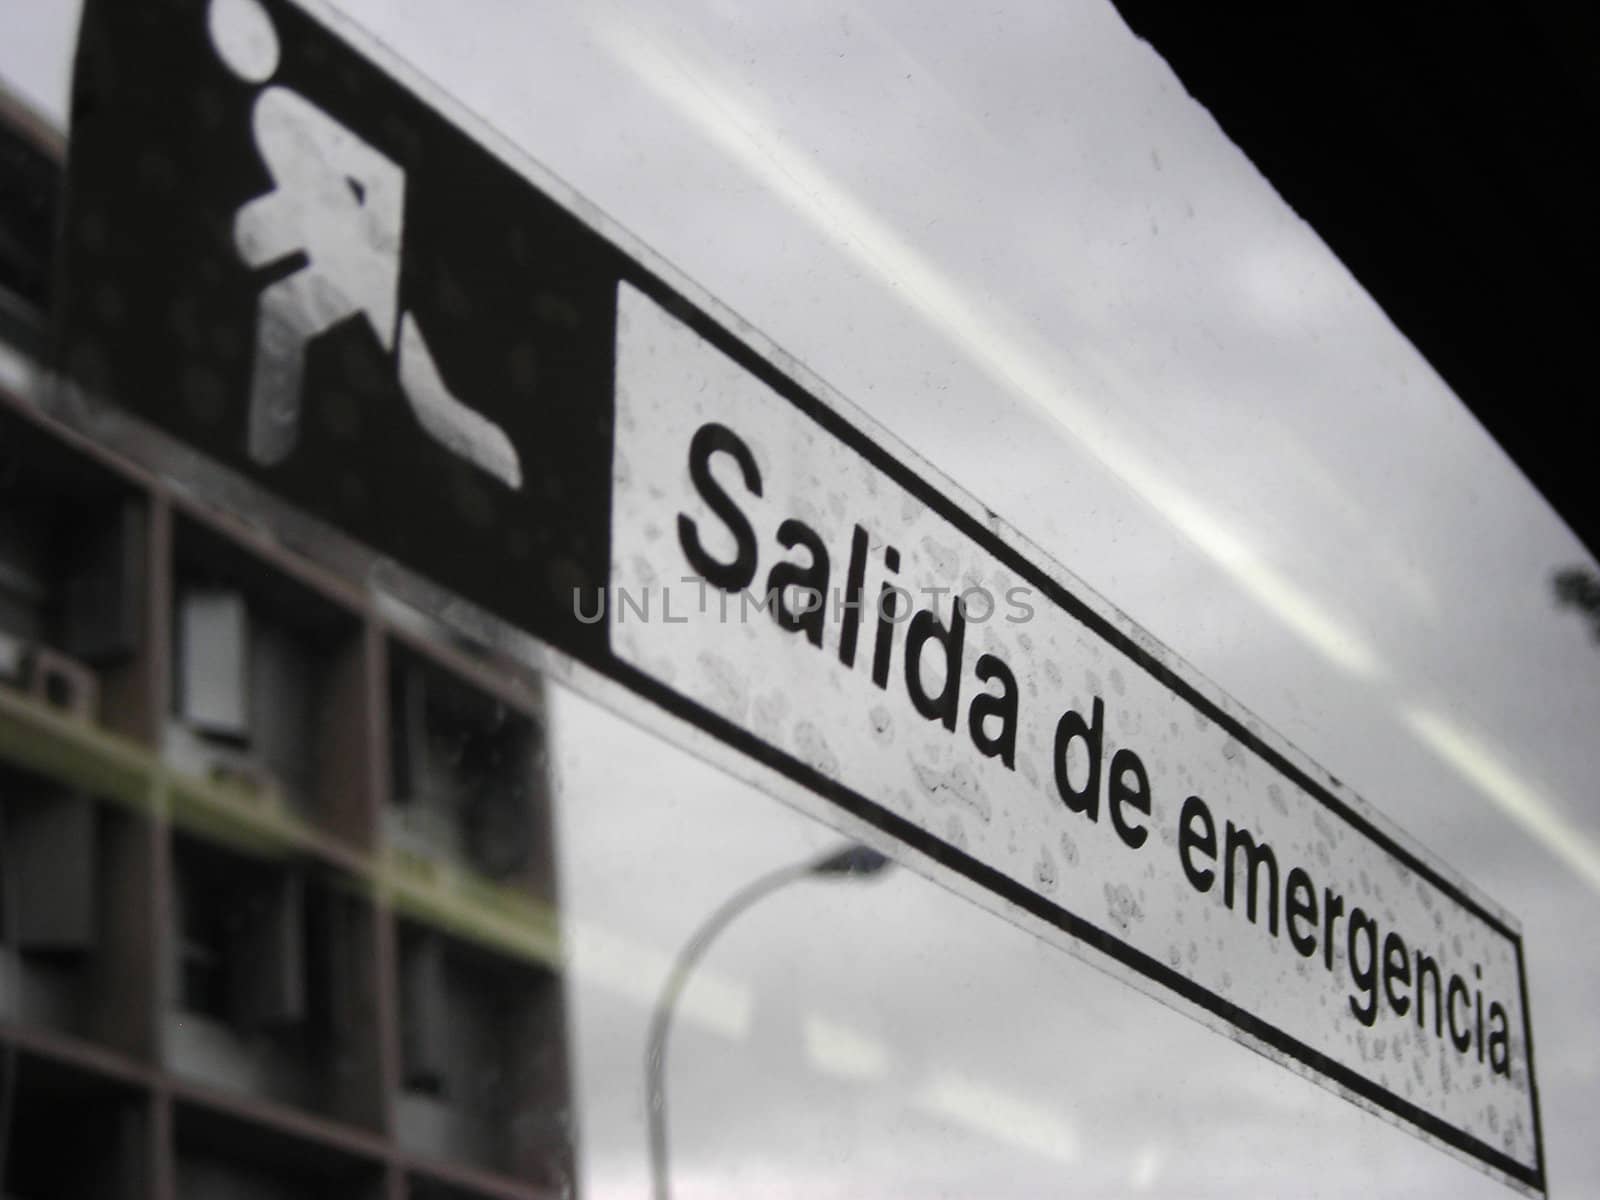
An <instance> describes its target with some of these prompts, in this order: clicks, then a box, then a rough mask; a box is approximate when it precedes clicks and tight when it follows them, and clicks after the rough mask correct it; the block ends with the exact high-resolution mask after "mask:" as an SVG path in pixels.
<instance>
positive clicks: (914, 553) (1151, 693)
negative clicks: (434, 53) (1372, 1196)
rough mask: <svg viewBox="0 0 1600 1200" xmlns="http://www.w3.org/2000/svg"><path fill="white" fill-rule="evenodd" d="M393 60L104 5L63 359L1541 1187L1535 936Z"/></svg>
mask: <svg viewBox="0 0 1600 1200" xmlns="http://www.w3.org/2000/svg"><path fill="white" fill-rule="evenodd" d="M335 29H336V30H337V32H335V31H334V30H335ZM380 63H382V64H384V65H382V66H380V65H378V64H380ZM402 78H404V71H403V68H400V67H398V66H396V65H394V64H392V63H388V62H387V60H386V59H385V57H384V54H383V52H382V51H381V49H380V48H377V47H375V46H372V45H369V44H368V43H367V40H366V39H365V38H364V37H363V36H362V35H360V34H359V33H357V32H355V31H353V30H351V29H349V28H348V27H347V26H345V25H344V24H342V23H340V22H339V21H338V20H337V19H336V18H334V17H332V16H330V15H329V14H327V13H326V12H325V11H324V9H323V6H322V5H321V4H320V3H311V2H310V0H302V2H300V3H289V2H288V0H177V2H174V3H169V4H165V5H132V4H126V3H121V2H118V0H88V3H87V4H86V6H85V13H84V18H83V32H82V42H81V47H80V54H79V64H78V75H77V82H76V94H75V100H74V117H73V128H72V138H71V153H70V168H69V186H68V204H67V214H66V221H65V228H64V239H65V240H64V250H63V264H64V266H63V274H62V278H61V281H60V285H59V288H60V290H59V293H58V295H59V296H60V316H61V329H62V336H61V345H60V363H61V367H62V369H63V371H64V372H65V373H66V374H67V375H68V376H69V377H70V378H71V379H72V380H73V381H74V382H75V383H76V384H77V385H78V386H79V387H80V388H82V389H83V390H85V391H87V392H90V393H92V394H94V395H96V396H98V397H101V398H104V399H106V400H109V401H110V402H113V403H116V404H118V405H121V406H123V407H125V408H127V409H129V410H131V411H132V412H134V413H135V414H137V415H138V416H139V417H141V418H142V419H143V420H145V421H147V422H149V423H150V424H152V425H154V426H156V427H158V428H160V429H161V430H164V431H165V432H166V433H167V434H170V435H172V436H174V437H176V438H177V439H179V440H181V441H182V442H183V443H186V444H188V445H190V446H193V447H195V448H197V449H198V450H200V451H201V452H202V453H203V454H205V455H206V456H208V457H209V458H211V459H213V460H215V461H216V462H219V463H221V464H223V465H225V466H226V467H228V468H229V469H230V470H232V471H233V472H235V473H237V474H238V475H240V476H242V477H244V478H246V479H248V480H250V481H252V482H253V483H254V484H256V485H257V486H259V487H260V488H263V489H265V490H267V491H270V492H271V493H273V494H275V495H277V496H280V497H282V498H283V499H284V500H286V501H288V502H289V503H291V504H293V505H295V506H298V507H299V508H301V509H303V510H304V511H306V512H308V513H310V514H312V515H313V516H315V517H316V518H318V519H319V520H321V521H322V522H325V523H326V524H328V525H330V526H332V527H334V528H336V529H338V530H340V531H342V532H343V533H345V534H348V535H349V536H351V537H353V538H355V539H357V540H359V541H361V542H363V543H365V544H367V545H369V546H371V547H373V548H375V549H376V550H377V551H378V552H380V553H382V554H384V555H387V556H390V557H392V558H393V559H394V560H396V561H397V562H399V563H401V564H403V565H404V566H406V567H407V568H409V569H410V570H411V571H414V572H415V573H416V574H417V575H419V576H421V577H423V578H426V579H428V580H430V581H432V582H434V583H436V584H438V585H441V586H442V587H444V588H447V589H449V590H451V591H453V592H455V593H458V594H459V595H461V596H463V597H465V598H466V599H467V600H469V601H471V602H472V603H473V604H475V605H477V606H478V607H480V608H481V609H483V610H486V611H488V612H489V613H492V614H494V615H495V616H496V617H497V618H499V619H501V620H503V621H505V622H506V623H508V624H509V625H510V626H513V627H515V628H516V629H518V630H522V631H525V632H527V633H530V634H532V635H534V636H535V637H537V638H539V639H541V640H542V641H544V642H545V643H546V644H548V645H549V646H550V647H552V648H553V649H554V650H555V651H556V652H558V653H559V654H562V655H565V656H568V657H570V658H571V659H574V660H576V661H578V662H581V663H583V664H585V665H587V666H588V667H590V668H593V669H594V670H595V671H598V672H600V673H601V674H603V675H604V676H606V677H607V678H609V679H610V680H612V681H614V682H615V683H616V684H619V685H621V687H623V688H625V689H627V690H628V691H629V692H631V693H633V694H634V695H635V696H637V697H640V698H642V699H643V700H644V701H646V702H648V703H650V704H653V705H656V706H658V707H659V708H661V709H664V710H666V711H667V712H668V713H670V714H672V715H673V716H675V717H677V718H680V719H681V720H682V721H683V722H687V723H689V724H691V725H693V726H695V727H697V728H698V729H699V730H701V731H704V732H705V733H708V734H710V735H711V736H712V737H714V738H716V739H718V740H719V741H720V742H721V743H723V744H724V745H725V746H726V747H729V748H731V749H732V750H733V751H735V752H737V753H739V754H741V755H744V756H747V757H748V758H749V759H753V760H755V761H757V762H759V763H761V764H764V766H765V767H766V768H769V769H770V770H772V771H776V772H778V773H780V774H781V775H782V776H784V777H786V778H787V779H788V780H789V781H791V782H792V783H794V784H798V785H799V786H801V787H802V788H804V789H806V790H807V791H808V792H809V793H811V794H813V795H814V796H816V797H820V798H821V800H822V801H823V802H824V803H825V804H826V805H828V806H831V808H832V810H836V811H838V812H842V813H846V814H849V817H850V819H851V822H864V823H865V824H866V825H868V826H871V827H873V828H874V829H876V830H877V831H878V836H880V837H882V838H884V839H891V840H893V841H894V842H896V843H898V844H899V845H900V847H901V848H902V856H903V857H904V858H905V860H906V861H907V862H908V863H910V864H912V865H914V866H916V867H917V868H918V869H920V870H922V871H923V872H925V873H926V874H928V875H930V876H932V877H934V878H937V879H940V880H942V881H945V882H947V883H949V884H951V886H953V887H956V888H957V889H958V890H961V891H963V892H964V894H968V895H971V896H974V897H975V898H977V899H979V900H980V901H982V902H983V903H985V904H987V905H988V906H989V907H991V908H992V909H994V910H996V911H998V912H1001V913H1003V914H1004V915H1006V916H1007V917H1009V918H1010V919H1012V920H1015V921H1017V922H1018V923H1020V924H1022V925H1024V926H1025V927H1027V928H1029V929H1032V930H1034V931H1035V932H1037V933H1038V934H1040V935H1041V936H1043V937H1045V938H1048V939H1049V940H1051V941H1052V942H1054V943H1056V944H1058V945H1062V946H1064V947H1066V948H1069V949H1071V950H1072V951H1074V952H1075V953H1078V954H1080V955H1082V956H1084V957H1086V958H1088V959H1090V960H1091V961H1094V962H1096V963H1098V964H1100V965H1102V966H1105V967H1107V968H1108V969H1110V970H1112V971H1114V972H1115V973H1117V974H1118V975H1119V977H1121V978H1124V979H1128V980H1130V981H1132V982H1134V983H1135V984H1137V986H1139V987H1141V988H1142V989H1144V990H1146V991H1148V992H1149V993H1150V994H1152V995H1155V996H1157V997H1159V998H1161V999H1163V1000H1164V1001H1165V1002H1167V1003H1170V1004H1172V1005H1174V1006H1175V1007H1178V1008H1180V1009H1182V1010H1183V1011H1186V1012H1189V1013H1191V1014H1192V1015H1194V1016H1196V1017H1198V1018H1199V1019H1201V1020H1203V1021H1205V1022H1206V1023H1208V1024H1210V1025H1212V1026H1213V1027H1215V1028H1218V1029H1220V1030H1223V1031H1225V1032H1227V1033H1228V1034H1229V1035H1230V1036H1233V1037H1235V1038H1236V1039H1238V1040H1239V1041H1241V1042H1244V1043H1246V1044H1248V1045H1250V1046H1252V1047H1253V1048H1255V1049H1257V1050H1259V1051H1261V1052H1262V1053H1264V1054H1267V1055H1269V1056H1270V1057H1272V1058H1274V1059H1275V1060H1277V1061H1278V1062H1281V1063H1283V1064H1284V1065H1286V1066H1288V1067H1290V1068H1292V1069H1294V1070H1296V1071H1298V1072H1300V1073H1301V1074H1304V1075H1306V1076H1308V1077H1311V1078H1314V1079H1317V1080H1318V1081H1320V1082H1322V1083H1324V1084H1325V1085H1326V1086H1329V1087H1331V1088H1333V1089H1334V1090H1336V1091H1338V1092H1340V1093H1341V1094H1343V1095H1345V1096H1347V1097H1349V1098H1350V1099H1352V1100H1353V1101H1355V1102H1356V1103H1358V1104H1361V1105H1363V1106H1365V1107H1367V1108H1369V1109H1372V1110H1374V1111H1378V1112H1381V1113H1384V1114H1387V1115H1388V1116H1390V1117H1391V1118H1393V1119H1395V1120H1397V1121H1399V1122H1401V1123H1403V1124H1405V1125H1406V1126H1408V1127H1409V1128H1411V1129H1413V1130H1414V1131H1416V1132H1418V1133H1419V1134H1421V1135H1422V1136H1424V1137H1426V1138H1428V1139H1430V1140H1432V1141H1433V1142H1435V1143H1436V1144H1439V1145H1441V1146H1444V1147H1446V1148H1448V1149H1449V1150H1451V1151H1452V1152H1453V1153H1456V1154H1458V1155H1460V1156H1462V1157H1465V1158H1467V1159H1470V1160H1471V1161H1474V1162H1476V1163H1477V1164H1479V1165H1481V1166H1482V1167H1483V1168H1485V1169H1486V1170H1488V1171H1490V1172H1492V1173H1494V1174H1496V1175H1498V1176H1499V1177H1501V1178H1503V1179H1505V1180H1507V1181H1508V1182H1510V1183H1512V1184H1513V1185H1515V1186H1517V1187H1519V1188H1522V1189H1523V1190H1527V1191H1534V1192H1542V1191H1543V1189H1544V1173H1543V1164H1542V1152H1541V1146H1540V1135H1539V1118H1538V1105H1537V1098H1536V1097H1537V1092H1536V1086H1535V1079H1534V1065H1533V1046H1532V1039H1531V1032H1530V1021H1529V1014H1528V1008H1527V1001H1526V980H1525V974H1524V968H1523V954H1522V942H1521V938H1520V936H1519V934H1518V932H1517V930H1516V928H1515V926H1514V924H1513V923H1512V921H1511V920H1510V919H1509V918H1508V917H1507V916H1506V915H1505V914H1504V913H1502V912H1501V911H1500V910H1499V909H1498V908H1496V907H1495V906H1494V905H1493V904H1491V903H1490V902H1489V901H1488V900H1486V899H1485V898H1484V897H1482V896H1481V895H1479V894H1478V893H1477V892H1476V891H1475V890H1474V889H1473V888H1472V887H1471V886H1470V885H1468V884H1467V883H1466V882H1464V881H1462V880H1460V879H1458V878H1456V877H1455V876H1453V875H1452V874H1451V873H1450V872H1448V871H1447V870H1445V869H1444V868H1443V867H1442V866H1441V865H1439V864H1438V863H1437V862H1435V861H1434V860H1433V859H1432V858H1431V856H1429V855H1428V853H1427V852H1426V851H1425V850H1424V849H1423V848H1421V847H1420V846H1418V845H1416V844H1415V843H1413V842H1412V841H1410V840H1409V839H1408V838H1406V837H1405V836H1404V835H1403V834H1401V833H1400V832H1399V831H1397V830H1396V829H1394V828H1393V827H1392V826H1391V825H1390V824H1389V823H1388V822H1386V821H1385V820H1384V819H1383V818H1382V817H1381V816H1380V815H1379V814H1378V813H1377V812H1376V811H1375V810H1374V809H1373V808H1371V807H1369V806H1368V805H1367V804H1365V803H1363V802H1362V801H1361V800H1360V799H1358V798H1356V797H1354V796H1352V795H1350V794H1349V793H1348V792H1347V791H1346V790H1345V789H1344V788H1342V787H1341V786H1340V785H1338V784H1337V783H1336V782H1335V781H1334V780H1333V779H1332V778H1331V777H1330V776H1328V775H1327V774H1326V773H1325V772H1323V771H1322V770H1320V769H1318V768H1317V767H1316V766H1314V765H1313V764H1311V763H1309V762H1307V761H1305V760H1304V759H1303V758H1302V757H1301V756H1299V755H1298V754H1297V753H1296V752H1295V751H1294V750H1293V749H1292V748H1291V747H1289V746H1287V745H1285V744H1284V743H1283V742H1282V741H1281V740H1280V739H1278V738H1276V737H1275V736H1274V735H1273V734H1271V733H1270V732H1269V731H1268V730H1267V729H1266V728H1265V727H1264V726H1263V725H1262V724H1261V723H1260V722H1259V721H1257V720H1255V719H1254V718H1253V717H1251V716H1250V715H1249V714H1248V713H1246V712H1244V711H1243V710H1242V709H1241V708H1240V707H1239V706H1237V705H1236V704H1233V703H1232V702H1230V701H1229V700H1227V699H1226V698H1225V697H1224V696H1222V695H1221V694H1220V693H1219V692H1218V691H1217V690H1216V689H1215V688H1213V687H1212V686H1210V685H1209V684H1208V683H1207V682H1206V681H1205V680H1203V679H1201V678H1200V677H1199V676H1198V675H1197V673H1196V672H1194V671H1193V670H1192V669H1191V668H1189V667H1188V666H1186V665H1185V664H1184V663H1182V662H1181V661H1180V660H1179V659H1177V658H1176V657H1175V656H1174V655H1173V654H1171V653H1170V652H1169V651H1167V650H1166V649H1164V648H1162V647H1161V646H1159V645H1157V644H1156V643H1155V642H1154V641H1153V640H1152V639H1151V638H1149V637H1148V635H1145V634H1144V633H1142V632H1141V631H1140V630H1138V629H1137V628H1136V627H1134V626H1133V625H1131V623H1129V622H1128V621H1127V620H1126V619H1124V618H1123V617H1121V616H1120V614H1118V613H1117V612H1116V611H1115V609H1114V608H1112V607H1111V605H1110V604H1108V603H1107V602H1105V601H1104V600H1102V599H1100V598H1099V597H1097V596H1096V595H1094V594H1093V593H1092V592H1091V591H1090V590H1089V589H1088V588H1087V587H1085V586H1084V585H1083V584H1082V583H1081V582H1080V581H1079V580H1077V579H1076V578H1075V577H1074V576H1073V575H1072V574H1071V573H1070V572H1068V571H1067V570H1066V569H1065V568H1063V567H1061V566H1060V565H1058V564H1055V563H1053V562H1050V561H1049V560H1048V559H1046V558H1045V557H1044V556H1043V555H1041V554H1040V553H1038V552H1037V551H1036V550H1035V549H1034V548H1032V547H1030V546H1029V545H1028V544H1027V543H1026V542H1025V541H1024V540H1023V539H1021V538H1020V537H1019V536H1017V535H1016V534H1015V533H1014V532H1012V531H1011V530H1010V529H1009V528H1007V527H1006V526H1005V525H1004V524H1003V523H1002V522H1000V521H999V520H997V519H996V518H994V516H993V515H992V514H990V513H989V512H988V511H987V510H986V509H985V508H984V507H983V506H982V505H981V504H980V503H979V502H978V501H977V500H975V499H973V498H972V497H969V496H967V495H965V494H963V493H962V492H961V491H960V490H959V489H957V488H955V487H953V486H951V485H950V484H948V483H946V482H943V481H941V480H939V479H938V478H937V477H936V476H935V475H934V474H933V473H932V472H931V471H930V470H929V469H928V468H927V467H926V466H925V465H924V464H922V463H921V462H920V461H919V460H918V459H917V458H916V457H915V456H914V455H913V454H912V453H910V452H909V451H908V450H907V449H905V448H904V447H903V446H901V445H899V444H898V442H897V441H896V440H895V439H894V438H893V436H892V435H890V434H888V433H885V432H883V431H881V430H877V429H875V428H873V427H872V426H871V424H870V423H869V422H868V421H866V419H865V418H863V417H862V416H861V415H860V414H859V413H857V412H856V411H855V410H854V409H852V408H851V407H850V406H849V405H848V404H846V403H844V402H843V401H840V400H838V399H836V398H834V397H831V396H828V395H819V394H816V391H815V389H808V388H807V387H805V386H802V385H801V384H800V383H799V382H797V381H796V380H795V379H794V378H793V377H792V374H791V373H790V372H788V371H787V370H785V369H784V368H783V367H782V365H781V362H782V360H781V356H778V355H775V354H773V353H771V352H770V351H769V350H768V349H767V348H766V346H765V343H763V342H761V341H760V339H759V338H757V337H756V336H755V335H752V334H748V333H744V332H735V331H732V330H730V329H729V328H728V327H727V326H726V325H724V324H723V323H722V322H721V321H719V320H718V319H716V318H714V317H713V316H711V315H710V314H709V313H708V312H707V311H706V308H707V306H706V305H704V304H700V303H697V302H696V301H695V300H693V299H691V295H692V289H691V288H689V287H688V285H684V284H681V283H678V282H675V281H672V280H670V279H668V278H667V277H666V276H667V275H668V272H666V271H665V269H661V268H656V267H653V266H651V265H648V264H646V263H645V262H644V261H642V256H641V255H639V254H634V253H630V252H628V251H627V250H625V249H624V248H622V247H621V246H620V245H619V238H618V236H617V235H615V234H613V233H612V232H610V231H608V230H607V229H605V228H604V227H603V224H602V223H601V222H599V221H598V219H597V218H592V217H588V218H586V217H583V216H580V215H578V213H577V211H576V209H577V208H578V206H577V205H576V204H575V202H574V201H573V200H572V199H571V198H570V195H569V193H566V192H565V191H564V190H562V189H560V188H557V187H555V186H554V185H553V184H546V185H544V186H540V185H539V184H537V183H536V182H534V180H536V179H537V178H538V176H537V173H536V172H535V171H533V170H532V169H531V168H529V167H527V166H526V165H525V164H523V163H521V161H520V160H519V159H517V158H516V156H515V155H514V154H513V153H511V152H509V151H506V150H505V149H503V148H502V147H500V144H499V143H498V142H496V141H495V140H494V139H493V138H492V137H491V136H490V135H487V134H485V133H483V132H481V131H477V130H475V129H471V128H469V123H468V122H466V121H464V120H462V119H459V118H454V117H451V116H447V115H446V114H447V113H450V112H452V111H453V109H452V106H451V104H450V102H449V101H448V99H447V98H444V97H441V96H438V95H435V94H434V93H432V92H431V91H430V90H429V89H427V88H426V87H425V86H424V85H423V84H421V83H420V82H416V81H412V82H409V83H405V82H401V79H402ZM558 196H559V197H560V198H558Z"/></svg>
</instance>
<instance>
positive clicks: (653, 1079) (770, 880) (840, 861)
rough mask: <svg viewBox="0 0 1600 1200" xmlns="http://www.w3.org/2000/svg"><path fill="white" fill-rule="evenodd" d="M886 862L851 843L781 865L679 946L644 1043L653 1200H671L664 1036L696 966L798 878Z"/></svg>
mask: <svg viewBox="0 0 1600 1200" xmlns="http://www.w3.org/2000/svg"><path fill="white" fill-rule="evenodd" d="M888 865H889V860H888V859H887V858H885V857H884V856H883V855H882V854H879V853H878V852H877V851H876V850H873V849H871V848H870V847H867V846H861V845H855V844H852V845H849V846H845V847H842V848H841V849H838V850H833V851H830V852H829V853H827V854H824V855H823V856H822V857H820V858H813V859H808V860H806V861H805V862H799V863H794V864H792V865H790V866H786V867H779V868H778V869H777V870H775V871H769V872H767V873H766V874H765V875H762V876H760V877H759V878H757V879H754V880H752V881H751V882H749V883H747V884H745V886H744V887H742V888H740V889H739V890H738V891H737V892H735V893H734V894H733V895H731V896H729V897H728V898H727V899H726V900H724V901H723V902H722V903H721V904H720V905H718V906H717V908H716V910H715V911H713V912H712V914H711V915H710V916H709V917H707V918H706V919H705V921H704V922H703V923H702V924H701V926H700V928H698V929H696V930H695V931H694V935H693V936H692V937H690V938H689V940H688V941H687V942H685V943H684V944H683V949H682V950H680V951H678V957H677V958H676V959H675V960H674V961H673V964H672V969H671V970H670V971H668V972H667V980H666V983H664V984H663V985H662V987H661V994H660V995H659V996H658V997H656V1006H655V1009H654V1011H653V1012H652V1013H651V1014H650V1037H649V1040H648V1041H647V1042H646V1044H645V1054H644V1079H645V1092H644V1095H645V1110H646V1112H647V1113H648V1114H649V1121H650V1177H651V1180H652V1181H653V1183H654V1195H655V1200H669V1189H668V1185H667V1090H666V1061H667V1034H668V1032H669V1031H670V1030H671V1027H672V1014H673V1012H674V1010H675V1009H676V1007H677V1004H678V995H679V993H681V992H682V991H683V988H684V985H685V984H686V983H688V982H689V976H690V975H691V974H692V973H693V972H694V968H695V965H696V964H697V963H698V962H699V961H700V959H701V958H702V957H703V956H704V955H705V952H706V950H707V949H708V948H709V947H710V945H711V943H712V942H713V941H714V940H715V939H716V936H717V935H718V934H719V933H721V932H722V931H723V930H724V929H726V928H727V927H728V925H729V923H730V922H732V920H733V919H734V918H735V917H737V916H738V915H739V914H740V913H742V912H743V911H744V910H745V909H747V908H749V907H750V906H751V905H753V904H754V903H755V902H756V901H758V900H760V899H761V898H762V897H763V896H769V895H771V894H772V893H773V892H775V891H777V890H779V889H780V888H782V887H784V886H786V885H788V884H791V883H793V882H795V881H796V880H798V879H807V878H812V877H817V878H845V879H868V878H871V877H872V876H875V875H878V874H879V873H881V872H882V871H883V870H884V868H885V867H887V866H888Z"/></svg>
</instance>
